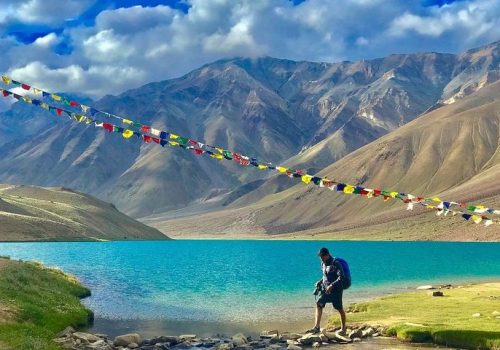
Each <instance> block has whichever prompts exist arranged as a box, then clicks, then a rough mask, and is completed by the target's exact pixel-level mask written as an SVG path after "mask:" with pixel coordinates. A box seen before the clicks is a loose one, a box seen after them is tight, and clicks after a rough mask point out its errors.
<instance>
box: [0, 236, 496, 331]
mask: <svg viewBox="0 0 500 350" xmlns="http://www.w3.org/2000/svg"><path fill="white" fill-rule="evenodd" d="M322 246H325V247H328V248H329V249H330V251H331V252H332V254H333V255H335V256H339V257H343V258H345V259H346V260H347V261H348V262H349V265H350V268H351V272H352V280H353V282H352V287H351V288H350V289H349V290H347V291H345V292H344V304H349V303H350V302H356V301H359V300H366V299H369V298H370V297H373V296H376V295H380V294H385V293H391V292H399V291H404V290H410V289H414V288H415V287H416V286H418V285H422V284H448V283H451V284H457V283H465V282H475V281H488V280H497V281H498V280H500V243H449V242H346V241H341V242H335V241H325V242H322V241H213V240H210V241H204V240H203V241H201V240H186V241H161V242H160V241H142V242H85V243H0V255H8V256H10V257H11V258H13V259H23V260H36V261H40V262H43V263H44V264H46V265H48V266H52V267H59V268H61V269H63V270H64V271H66V272H70V273H72V274H74V275H76V276H77V277H78V278H79V279H80V280H81V281H82V282H83V283H84V284H85V285H86V286H88V287H89V288H90V289H91V290H92V296H91V297H90V298H87V299H85V301H84V303H85V304H86V305H87V306H88V307H89V308H90V309H92V310H93V311H94V312H95V317H96V323H95V326H94V331H107V332H109V333H119V332H121V331H125V330H127V329H129V328H134V327H142V328H143V329H151V330H152V332H153V330H154V332H156V333H157V334H158V333H161V331H164V332H163V334H165V333H166V332H167V331H179V332H182V331H185V332H189V331H192V330H194V328H196V327H197V328H196V329H200V328H203V326H202V325H214V324H217V325H225V327H226V328H224V327H222V326H221V327H222V328H223V329H228V331H230V330H232V328H231V327H235V329H236V330H237V325H239V324H241V325H243V324H249V323H251V324H253V325H255V326H256V327H261V328H262V327H264V326H265V325H272V324H288V325H290V327H292V328H293V327H294V326H295V327H299V326H300V327H302V325H304V324H306V323H311V322H310V321H312V313H313V305H314V296H313V295H312V292H313V284H314V282H315V281H317V280H318V279H319V278H320V277H321V271H320V262H319V259H318V257H317V256H316V253H317V251H318V249H319V248H320V247H322ZM329 312H330V313H332V312H331V311H329ZM212 328H213V327H212ZM203 329H204V328H203ZM113 330H115V331H113ZM206 330H207V332H209V331H211V330H213V329H211V327H206Z"/></svg>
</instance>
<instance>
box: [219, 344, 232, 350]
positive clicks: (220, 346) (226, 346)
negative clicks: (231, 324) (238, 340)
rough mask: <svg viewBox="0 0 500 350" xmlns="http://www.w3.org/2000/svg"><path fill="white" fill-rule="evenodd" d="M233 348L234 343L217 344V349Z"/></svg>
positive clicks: (230, 349)
mask: <svg viewBox="0 0 500 350" xmlns="http://www.w3.org/2000/svg"><path fill="white" fill-rule="evenodd" d="M233 348H234V345H233V343H222V344H219V346H217V350H232V349H233Z"/></svg>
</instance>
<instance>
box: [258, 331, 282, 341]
mask: <svg viewBox="0 0 500 350" xmlns="http://www.w3.org/2000/svg"><path fill="white" fill-rule="evenodd" d="M276 335H279V331H278V330H277V329H273V330H272V331H263V332H262V333H260V337H261V338H262V339H271V338H272V337H274V336H276Z"/></svg>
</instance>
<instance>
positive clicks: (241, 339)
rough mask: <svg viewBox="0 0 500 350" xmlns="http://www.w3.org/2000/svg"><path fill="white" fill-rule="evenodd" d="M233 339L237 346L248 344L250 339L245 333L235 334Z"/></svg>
mask: <svg viewBox="0 0 500 350" xmlns="http://www.w3.org/2000/svg"><path fill="white" fill-rule="evenodd" d="M231 339H232V341H233V344H234V345H235V346H240V345H245V344H248V339H247V337H246V336H245V335H244V334H243V333H238V334H235V335H233V337H232V338H231Z"/></svg>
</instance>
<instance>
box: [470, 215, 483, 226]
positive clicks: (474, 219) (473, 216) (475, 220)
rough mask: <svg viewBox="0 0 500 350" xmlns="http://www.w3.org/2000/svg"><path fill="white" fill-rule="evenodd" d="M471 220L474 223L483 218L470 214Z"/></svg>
mask: <svg viewBox="0 0 500 350" xmlns="http://www.w3.org/2000/svg"><path fill="white" fill-rule="evenodd" d="M471 219H472V221H474V222H475V223H476V224H479V223H480V222H481V221H483V218H482V217H480V216H477V215H472V216H471Z"/></svg>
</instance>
